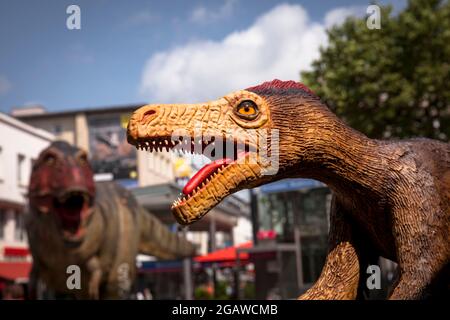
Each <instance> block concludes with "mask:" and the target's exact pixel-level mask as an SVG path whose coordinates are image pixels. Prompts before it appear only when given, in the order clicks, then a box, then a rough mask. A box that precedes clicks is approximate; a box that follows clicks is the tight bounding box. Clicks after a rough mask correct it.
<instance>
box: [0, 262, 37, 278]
mask: <svg viewBox="0 0 450 320" xmlns="http://www.w3.org/2000/svg"><path fill="white" fill-rule="evenodd" d="M30 270H31V263H30V262H0V278H4V279H8V280H15V279H19V278H22V279H28V274H29V273H30Z"/></svg>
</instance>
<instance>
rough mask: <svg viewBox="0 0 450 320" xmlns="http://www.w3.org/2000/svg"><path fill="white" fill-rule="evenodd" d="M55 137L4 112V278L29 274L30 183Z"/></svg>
mask: <svg viewBox="0 0 450 320" xmlns="http://www.w3.org/2000/svg"><path fill="white" fill-rule="evenodd" d="M53 139H54V136H53V135H52V134H50V133H48V132H45V131H44V130H41V129H36V128H33V127H32V126H30V125H27V124H25V123H23V122H21V121H18V120H16V119H14V118H12V117H10V116H7V115H5V114H3V113H0V280H1V279H3V280H5V279H6V280H10V281H13V280H20V279H18V278H21V277H26V276H27V272H26V271H27V270H28V268H29V262H30V259H31V257H30V255H29V252H28V244H27V238H26V231H25V225H24V221H25V219H24V215H25V212H26V205H27V198H26V194H27V188H28V182H29V178H30V174H31V168H32V165H33V162H34V161H35V160H36V158H37V156H38V155H39V153H40V152H41V151H42V149H44V148H46V147H47V146H48V145H49V144H50V143H51V141H52V140H53ZM21 270H22V271H21Z"/></svg>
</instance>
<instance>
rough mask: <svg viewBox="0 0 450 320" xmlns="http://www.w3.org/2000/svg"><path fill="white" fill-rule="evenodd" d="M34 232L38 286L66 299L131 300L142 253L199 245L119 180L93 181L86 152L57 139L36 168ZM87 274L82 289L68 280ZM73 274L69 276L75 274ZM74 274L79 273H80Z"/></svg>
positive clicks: (168, 253)
mask: <svg viewBox="0 0 450 320" xmlns="http://www.w3.org/2000/svg"><path fill="white" fill-rule="evenodd" d="M29 198H30V213H29V214H28V215H27V216H28V218H27V223H26V225H27V232H28V240H29V244H30V249H31V253H32V256H33V267H32V271H31V274H30V287H31V288H30V289H31V295H32V296H34V297H35V295H36V292H35V290H36V284H37V280H38V279H40V280H43V281H44V283H45V284H46V285H47V287H48V288H49V289H52V290H53V291H54V292H56V293H59V294H73V295H74V296H75V297H76V298H80V299H87V298H90V299H96V298H105V299H116V298H127V297H128V294H129V291H130V290H131V285H132V283H133V280H134V278H135V275H136V262H135V259H136V255H137V254H138V252H140V253H144V254H149V255H153V256H156V257H159V258H162V259H173V258H177V257H182V256H191V255H194V253H195V248H194V246H193V245H192V244H191V243H189V242H188V241H187V240H185V239H183V238H180V237H178V236H177V235H176V234H174V233H171V232H170V231H169V229H168V228H167V227H166V226H164V225H163V224H162V223H161V222H160V221H159V220H158V219H157V218H155V217H154V216H153V215H152V214H150V213H149V212H147V211H146V210H145V209H144V208H142V207H141V206H140V205H139V204H138V203H137V202H136V199H135V198H134V197H133V196H132V194H131V193H130V192H129V191H128V190H126V189H124V188H122V187H120V186H119V185H117V184H115V183H113V182H101V183H94V180H93V173H92V170H91V167H90V165H89V163H88V161H87V155H86V153H85V152H84V151H82V150H80V149H78V148H76V147H73V146H71V145H69V144H68V143H66V142H62V141H57V142H54V143H52V144H51V145H50V146H49V147H48V148H46V149H45V150H43V151H42V152H41V154H40V155H39V158H38V159H37V161H36V163H35V164H34V166H33V170H32V174H31V180H30V186H29ZM71 265H76V266H78V267H79V268H80V269H79V270H80V275H81V279H80V280H81V281H80V282H81V283H80V284H81V288H79V290H77V288H76V287H75V288H73V287H70V288H69V287H68V285H67V283H68V282H69V283H72V284H75V285H76V280H73V282H71V279H68V278H69V276H70V275H71V273H73V272H75V271H74V269H71V268H72V267H70V268H69V269H68V267H69V266H71ZM68 271H69V273H68ZM74 274H75V273H74Z"/></svg>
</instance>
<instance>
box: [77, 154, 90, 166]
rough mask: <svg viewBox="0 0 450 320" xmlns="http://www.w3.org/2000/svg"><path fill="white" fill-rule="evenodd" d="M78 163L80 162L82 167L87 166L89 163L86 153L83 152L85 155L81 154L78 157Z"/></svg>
mask: <svg viewBox="0 0 450 320" xmlns="http://www.w3.org/2000/svg"><path fill="white" fill-rule="evenodd" d="M78 162H79V163H80V164H81V165H85V164H87V163H88V160H87V155H86V153H84V152H83V153H80V154H79V155H78Z"/></svg>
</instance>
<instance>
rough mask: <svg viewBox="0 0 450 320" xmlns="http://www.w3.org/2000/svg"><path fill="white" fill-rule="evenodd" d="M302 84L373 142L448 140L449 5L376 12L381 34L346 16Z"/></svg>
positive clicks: (426, 2) (424, 2) (414, 1)
mask: <svg viewBox="0 0 450 320" xmlns="http://www.w3.org/2000/svg"><path fill="white" fill-rule="evenodd" d="M328 36H329V45H328V46H327V47H326V48H321V56H320V58H319V59H318V60H316V61H315V62H313V66H312V70H311V71H308V72H303V73H302V80H303V82H304V83H305V84H307V85H308V86H309V87H310V88H311V89H312V90H313V91H315V93H316V94H317V95H319V96H320V97H321V98H322V99H323V101H324V102H325V103H327V105H328V106H329V107H330V108H331V109H332V110H334V111H335V112H336V113H337V114H338V115H339V116H341V117H342V118H343V119H344V120H345V121H346V122H347V123H348V124H349V125H351V126H352V127H354V128H356V129H358V130H360V131H362V132H364V133H366V134H367V135H368V136H370V137H373V138H382V137H414V136H424V137H429V138H436V139H440V140H444V141H447V139H448V138H449V137H450V1H448V0H447V1H441V0H410V1H409V3H408V5H407V7H406V8H405V9H404V10H403V11H402V12H400V13H398V14H397V15H393V14H392V8H391V7H390V6H386V7H381V29H372V30H371V29H369V28H367V26H366V18H363V19H359V18H354V17H352V18H348V19H347V20H346V21H345V23H343V24H342V25H340V26H335V27H333V28H331V29H330V30H328Z"/></svg>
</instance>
